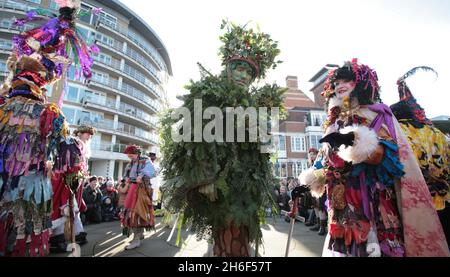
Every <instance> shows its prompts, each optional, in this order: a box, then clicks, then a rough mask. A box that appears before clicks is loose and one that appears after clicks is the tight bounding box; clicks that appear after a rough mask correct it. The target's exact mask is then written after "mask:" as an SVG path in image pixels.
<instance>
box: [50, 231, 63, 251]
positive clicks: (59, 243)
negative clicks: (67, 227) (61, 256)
mask: <svg viewBox="0 0 450 277" xmlns="http://www.w3.org/2000/svg"><path fill="white" fill-rule="evenodd" d="M49 243H50V253H65V252H66V250H67V243H66V238H65V237H64V234H61V235H57V236H53V237H51V238H50V240H49Z"/></svg>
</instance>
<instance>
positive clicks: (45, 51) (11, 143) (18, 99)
mask: <svg viewBox="0 0 450 277" xmlns="http://www.w3.org/2000/svg"><path fill="white" fill-rule="evenodd" d="M66 2H67V1H66ZM75 11H76V9H74V8H71V7H69V6H65V7H63V8H61V10H60V15H59V16H58V17H56V18H53V19H51V20H50V21H49V22H47V23H46V24H45V25H43V26H42V27H40V28H36V29H33V30H30V31H26V32H24V33H22V34H20V35H18V36H15V37H14V46H15V47H14V51H13V54H12V55H11V57H10V58H9V60H8V68H9V70H10V76H9V77H8V79H7V81H6V82H5V84H4V86H3V90H4V96H5V101H4V103H2V105H1V106H0V174H1V177H2V178H1V179H0V255H1V256H31V257H35V256H44V255H46V254H47V253H48V250H49V246H48V241H49V236H50V229H51V227H52V224H51V218H50V216H51V212H52V206H51V199H52V187H51V183H50V178H49V175H50V173H51V172H50V171H51V162H52V161H53V160H54V158H55V157H56V156H57V155H58V153H59V152H58V148H59V143H60V141H61V140H62V139H64V138H65V137H66V136H67V135H68V126H67V123H66V121H65V118H64V116H63V114H62V112H61V110H60V108H59V107H58V106H57V105H55V104H53V103H46V98H45V92H46V90H45V86H46V85H49V84H51V83H52V82H54V81H55V80H57V79H58V78H60V77H61V76H62V75H63V74H64V73H65V68H66V67H67V65H68V64H69V58H68V57H69V56H70V55H71V50H72V49H73V50H74V54H75V56H77V57H80V59H79V60H78V63H77V64H78V65H81V67H82V71H83V74H84V76H85V77H88V76H89V75H90V71H89V68H90V65H91V64H92V60H90V59H87V58H88V53H89V50H88V48H87V47H86V45H84V44H83V43H82V41H81V40H80V39H79V38H78V36H77V35H76V34H75V31H74V29H73V27H74V24H73V16H74V13H75ZM41 13H43V11H42V10H40V11H30V12H28V13H27V18H26V19H19V20H17V21H16V22H15V23H16V24H25V23H26V22H28V21H32V20H39V19H40V18H39V17H38V15H44V14H41ZM70 46H73V48H70ZM66 47H67V48H66ZM69 50H70V51H69ZM86 55H87V56H86Z"/></svg>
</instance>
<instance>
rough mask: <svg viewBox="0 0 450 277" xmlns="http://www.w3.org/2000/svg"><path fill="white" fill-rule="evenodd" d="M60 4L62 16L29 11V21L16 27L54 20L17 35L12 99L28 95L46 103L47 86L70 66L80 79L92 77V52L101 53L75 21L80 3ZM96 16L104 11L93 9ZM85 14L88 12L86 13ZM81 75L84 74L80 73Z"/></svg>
mask: <svg viewBox="0 0 450 277" xmlns="http://www.w3.org/2000/svg"><path fill="white" fill-rule="evenodd" d="M56 2H57V3H58V4H59V5H60V9H59V15H55V14H53V13H52V12H51V11H48V10H44V9H36V10H31V11H29V12H27V14H26V17H25V18H21V19H16V20H15V22H14V24H15V25H18V26H23V25H25V24H26V23H28V22H30V21H37V20H42V18H43V17H44V18H45V17H50V18H51V19H50V20H49V21H47V22H46V23H45V24H44V25H42V26H40V27H38V28H35V29H32V30H29V31H25V32H23V33H21V34H20V35H16V36H14V38H13V43H14V50H13V53H12V55H11V57H13V59H10V60H11V61H14V64H9V65H8V67H9V69H10V71H11V74H10V75H11V76H10V77H9V78H8V84H6V85H5V86H4V89H5V90H7V91H8V94H9V97H14V96H19V95H20V96H25V97H31V98H34V99H38V100H41V101H43V100H44V99H45V86H46V85H48V84H51V83H52V82H54V81H56V80H57V79H59V78H61V76H62V75H63V74H65V72H66V70H67V67H68V66H69V65H73V66H75V72H76V74H77V76H78V77H79V76H80V75H81V74H82V75H83V76H84V77H85V78H90V77H91V76H92V72H91V67H92V65H93V59H92V57H91V53H93V52H98V50H99V49H98V47H96V46H95V45H93V46H90V47H88V46H87V45H86V43H85V41H84V40H83V38H82V35H81V34H80V33H79V32H78V31H77V29H76V26H75V20H76V18H77V16H80V15H81V12H80V6H81V3H80V0H66V1H62V0H60V1H56ZM93 12H94V13H97V12H100V9H95V10H93ZM82 13H83V15H85V12H82ZM80 73H81V74H80Z"/></svg>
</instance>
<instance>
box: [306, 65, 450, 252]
mask: <svg viewBox="0 0 450 277" xmlns="http://www.w3.org/2000/svg"><path fill="white" fill-rule="evenodd" d="M379 90H380V88H379V86H378V78H377V75H376V72H375V71H374V70H372V69H371V68H369V67H368V66H366V65H361V64H359V63H358V61H357V60H356V59H354V60H352V61H351V62H347V63H345V64H344V66H342V67H340V68H338V69H336V70H333V71H331V72H330V75H329V76H328V78H327V82H326V85H325V91H324V96H325V97H326V99H327V103H328V119H327V122H326V123H325V129H326V130H325V134H326V135H325V137H324V138H323V139H322V140H321V143H326V144H325V145H324V148H325V149H324V150H325V157H324V161H323V164H324V169H322V172H316V171H312V172H309V173H310V175H311V174H312V175H314V177H315V178H314V177H312V178H310V179H311V180H316V181H317V180H321V181H319V183H320V186H318V187H317V188H316V189H318V190H319V189H323V188H324V187H325V185H326V187H325V188H326V190H327V195H328V204H329V231H328V235H327V239H326V241H325V245H324V256H329V255H331V256H363V257H364V256H371V257H375V256H389V257H404V256H407V257H418V256H449V250H448V247H447V242H446V239H445V236H444V233H443V230H442V226H441V224H440V222H439V218H438V216H437V213H436V211H435V209H434V207H433V203H432V199H431V197H430V194H429V192H428V189H427V186H426V183H425V180H424V178H423V176H422V173H421V171H420V168H419V166H418V164H417V161H416V159H415V156H414V154H413V151H412V149H411V147H410V145H409V143H408V140H407V138H406V136H405V135H404V133H403V131H402V130H401V127H400V125H399V124H398V122H397V120H396V119H395V117H393V115H392V111H391V110H390V108H389V107H387V106H386V105H384V104H381V101H380V98H379ZM303 177H305V176H303ZM324 177H325V178H326V181H324ZM306 179H308V178H306Z"/></svg>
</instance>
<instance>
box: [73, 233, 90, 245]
mask: <svg viewBox="0 0 450 277" xmlns="http://www.w3.org/2000/svg"><path fill="white" fill-rule="evenodd" d="M86 236H87V233H85V232H81V233H79V234H78V235H77V236H76V237H75V241H76V242H77V244H79V245H83V244H86V243H87V242H88V241H87V239H86Z"/></svg>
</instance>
